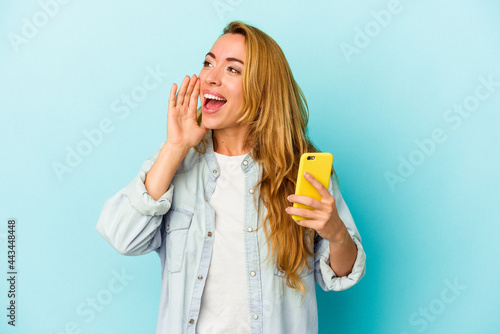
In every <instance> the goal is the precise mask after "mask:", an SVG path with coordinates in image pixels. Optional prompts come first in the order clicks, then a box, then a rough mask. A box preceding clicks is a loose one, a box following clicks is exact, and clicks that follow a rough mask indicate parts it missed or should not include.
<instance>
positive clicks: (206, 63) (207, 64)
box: [203, 60, 212, 67]
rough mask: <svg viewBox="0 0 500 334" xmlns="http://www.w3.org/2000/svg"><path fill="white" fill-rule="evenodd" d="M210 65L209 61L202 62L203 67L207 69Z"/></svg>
mask: <svg viewBox="0 0 500 334" xmlns="http://www.w3.org/2000/svg"><path fill="white" fill-rule="evenodd" d="M210 65H212V64H210V62H209V61H206V60H204V61H203V67H208V66H210Z"/></svg>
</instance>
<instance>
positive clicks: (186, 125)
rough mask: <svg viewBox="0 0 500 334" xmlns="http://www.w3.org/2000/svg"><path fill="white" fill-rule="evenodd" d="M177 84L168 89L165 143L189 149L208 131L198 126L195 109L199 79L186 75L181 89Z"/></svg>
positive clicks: (198, 91)
mask: <svg viewBox="0 0 500 334" xmlns="http://www.w3.org/2000/svg"><path fill="white" fill-rule="evenodd" d="M176 92H177V84H175V83H174V84H173V85H172V88H171V89H170V97H169V99H168V113H167V141H166V144H168V145H169V146H174V147H179V148H183V149H190V148H191V147H193V146H195V145H197V144H198V143H199V142H200V140H201V139H202V138H203V137H204V136H205V135H206V133H207V131H208V129H207V128H206V127H205V126H203V125H201V126H199V125H198V122H197V121H196V109H197V106H198V96H199V95H200V79H199V78H197V76H196V75H193V76H192V77H191V78H189V76H187V75H186V77H185V78H184V80H183V81H182V84H181V88H180V89H179V92H178V93H177V94H176Z"/></svg>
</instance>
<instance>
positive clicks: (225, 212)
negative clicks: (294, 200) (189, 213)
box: [196, 153, 250, 334]
mask: <svg viewBox="0 0 500 334" xmlns="http://www.w3.org/2000/svg"><path fill="white" fill-rule="evenodd" d="M245 156H246V154H245V155H238V156H227V155H222V154H219V153H215V158H216V160H217V163H218V165H219V167H220V175H219V178H218V179H217V184H216V186H215V190H214V193H213V195H212V198H211V199H210V202H209V203H210V205H211V206H212V207H213V208H214V211H215V233H214V237H215V238H214V246H213V252H212V258H211V260H210V267H209V269H208V275H207V279H206V282H205V289H204V290H203V295H202V298H201V309H200V314H199V318H198V323H197V326H196V333H197V334H220V333H237V334H246V333H250V318H249V317H250V315H249V313H250V311H249V307H248V290H247V278H246V269H245V244H244V240H243V236H244V233H245V229H244V226H243V215H244V186H245V176H244V173H243V170H242V169H241V163H242V162H243V159H244V158H245Z"/></svg>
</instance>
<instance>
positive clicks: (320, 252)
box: [314, 178, 366, 291]
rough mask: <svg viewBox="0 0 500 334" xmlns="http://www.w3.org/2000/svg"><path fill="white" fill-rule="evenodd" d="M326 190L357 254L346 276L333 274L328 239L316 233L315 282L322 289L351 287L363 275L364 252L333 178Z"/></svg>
mask: <svg viewBox="0 0 500 334" xmlns="http://www.w3.org/2000/svg"><path fill="white" fill-rule="evenodd" d="M328 191H329V192H330V194H332V196H333V197H334V198H335V205H336V207H337V212H338V214H339V217H340V219H342V221H343V222H344V224H345V226H346V228H347V231H348V232H349V234H350V235H351V238H352V240H353V241H354V244H355V245H356V248H357V256H356V260H355V262H354V265H353V268H352V271H351V273H350V274H348V275H347V276H341V277H339V276H337V274H335V272H334V271H333V269H332V268H331V267H330V245H329V242H328V240H325V239H323V238H321V237H320V236H319V235H317V236H316V240H315V247H314V252H315V254H316V255H315V264H314V275H315V280H316V282H317V283H318V284H319V285H320V286H321V288H322V289H323V290H325V291H330V290H333V291H341V290H345V289H348V288H350V287H352V286H353V285H354V284H356V283H358V282H359V280H360V279H361V278H362V277H363V276H364V274H365V270H366V254H365V251H364V249H363V246H362V244H361V236H360V235H359V232H358V229H357V228H356V225H355V224H354V220H353V218H352V215H351V212H350V211H349V208H348V207H347V205H346V203H345V201H344V199H343V197H342V194H341V193H340V190H339V188H338V187H337V184H336V183H335V181H334V180H333V178H331V179H330V185H329V188H328Z"/></svg>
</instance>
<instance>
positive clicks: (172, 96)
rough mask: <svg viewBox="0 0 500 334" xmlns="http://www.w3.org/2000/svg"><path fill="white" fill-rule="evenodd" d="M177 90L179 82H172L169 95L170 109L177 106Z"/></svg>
mask: <svg viewBox="0 0 500 334" xmlns="http://www.w3.org/2000/svg"><path fill="white" fill-rule="evenodd" d="M176 91H177V84H176V83H174V84H172V88H170V96H169V97H168V110H172V109H173V108H175V92H176Z"/></svg>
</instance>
